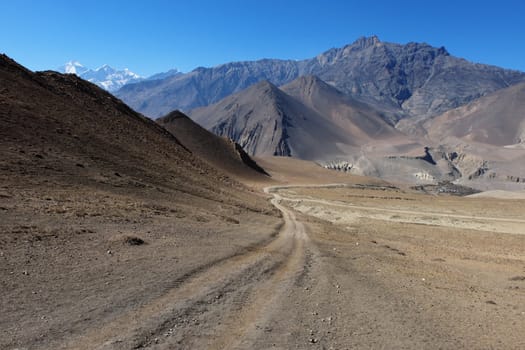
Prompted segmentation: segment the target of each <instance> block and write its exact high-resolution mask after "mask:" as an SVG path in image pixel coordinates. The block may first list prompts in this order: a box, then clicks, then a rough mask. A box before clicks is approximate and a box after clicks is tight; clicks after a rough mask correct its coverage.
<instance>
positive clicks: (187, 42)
mask: <svg viewBox="0 0 525 350" xmlns="http://www.w3.org/2000/svg"><path fill="white" fill-rule="evenodd" d="M373 34H376V35H378V36H379V38H380V39H381V40H382V41H388V42H398V43H407V42H410V41H416V42H427V43H429V44H431V45H434V46H445V47H446V48H447V49H448V50H449V52H451V53H452V54H453V55H456V56H460V57H464V58H467V59H469V60H471V61H475V62H480V63H488V64H494V65H499V66H502V67H506V68H513V69H518V70H522V71H525V1H523V0H515V1H513V0H499V1H485V0H477V1H470V0H466V1H462V0H455V1H448V0H443V1H425V0H418V1H401V0H397V1H380V0H377V1H366V0H360V1H352V0H348V1H344V0H340V1H333V0H322V1H317V0H315V1H308V0H302V1H296V0H292V1H286V0H280V1H279V0H236V1H234V0H226V1H220V0H216V1H213V0H200V1H199V0H191V1H190V0H186V1H176V0H174V1H160V0H142V1H133V0H128V1H120V0H118V1H117V0H115V1H112V0H105V1H80V0H76V1H58V0H57V1H53V0H48V1H44V0H42V1H39V0H12V1H9V0H0V52H4V53H6V54H7V55H8V56H11V57H12V58H14V59H15V60H17V61H18V62H20V63H21V64H23V65H25V66H27V67H28V68H30V69H33V70H44V69H56V68H57V67H58V66H60V65H62V64H63V63H65V62H66V61H68V60H78V61H80V62H82V63H83V64H84V65H86V66H88V67H91V68H96V67H99V66H101V65H102V64H104V63H107V64H109V65H111V66H113V67H115V68H124V67H127V68H129V69H131V70H132V71H134V72H136V73H138V74H142V75H151V74H153V73H157V72H161V71H166V70H168V69H170V68H174V67H175V68H178V69H179V70H182V71H189V70H192V69H194V68H196V67H198V66H214V65H217V64H220V63H225V62H230V61H237V60H254V59H260V58H290V59H302V58H309V57H313V56H315V55H317V54H318V53H321V52H323V51H325V50H327V49H329V48H332V47H341V46H344V45H345V44H348V43H351V42H353V41H354V40H355V39H357V38H358V37H360V36H369V35H373Z"/></svg>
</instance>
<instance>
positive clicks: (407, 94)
mask: <svg viewBox="0 0 525 350" xmlns="http://www.w3.org/2000/svg"><path fill="white" fill-rule="evenodd" d="M305 75H315V76H317V77H319V78H320V79H322V80H323V81H325V82H326V83H327V84H329V85H331V86H333V87H335V88H337V89H338V90H339V91H341V92H342V93H344V94H346V95H350V96H353V97H355V98H359V99H360V100H362V101H366V102H367V103H368V104H370V105H373V106H375V107H376V108H377V109H380V110H382V111H383V112H384V113H383V114H384V117H385V118H386V120H388V121H389V122H390V123H392V124H394V123H395V122H396V121H398V120H399V119H402V118H406V117H411V118H413V117H417V118H423V119H424V118H428V117H432V116H435V115H438V114H441V113H443V112H445V111H447V110H449V109H452V108H455V107H459V106H461V105H464V104H466V103H468V102H471V101H473V100H475V99H477V98H479V97H481V96H484V95H486V94H489V93H491V92H494V91H496V90H499V89H502V88H506V87H508V86H510V85H513V84H515V83H518V82H521V81H525V73H523V72H518V71H512V70H507V69H502V68H499V67H495V66H489V65H484V64H477V63H471V62H468V61H466V60H464V59H461V58H457V57H454V56H452V55H450V54H449V53H448V51H447V50H446V49H445V48H443V47H440V48H436V47H432V46H430V45H428V44H425V43H408V44H406V45H401V44H395V43H386V42H382V41H380V40H379V39H378V38H377V37H375V36H373V37H367V38H360V39H358V40H356V41H355V42H354V43H352V44H350V45H347V46H345V47H342V48H335V49H331V50H328V51H326V52H324V53H322V54H320V55H318V56H316V57H313V58H311V59H306V60H300V61H294V60H276V59H263V60H259V61H248V62H233V63H227V64H223V65H220V66H217V67H213V68H197V69H195V70H193V71H192V72H189V73H187V74H179V75H176V76H170V77H167V78H164V79H159V80H156V81H154V82H151V81H148V82H137V83H131V84H127V85H125V86H123V87H122V88H121V89H120V90H118V91H117V92H116V95H117V96H118V97H120V98H121V99H122V100H124V101H125V102H126V103H128V104H129V105H130V106H131V107H132V108H134V109H135V110H137V111H139V112H142V113H144V114H145V115H147V116H150V117H159V116H162V115H165V114H167V113H169V112H171V111H173V110H175V109H179V110H183V111H189V110H191V109H194V108H196V107H202V106H208V105H210V104H213V103H215V102H218V101H219V100H221V99H222V98H224V97H226V96H229V95H231V94H233V93H236V92H239V91H241V90H244V89H246V88H247V87H249V86H251V85H253V84H256V83H258V82H260V81H263V80H267V81H268V82H270V83H272V84H273V85H275V86H281V85H284V84H287V83H289V82H291V81H292V80H295V79H297V78H298V77H300V76H305Z"/></svg>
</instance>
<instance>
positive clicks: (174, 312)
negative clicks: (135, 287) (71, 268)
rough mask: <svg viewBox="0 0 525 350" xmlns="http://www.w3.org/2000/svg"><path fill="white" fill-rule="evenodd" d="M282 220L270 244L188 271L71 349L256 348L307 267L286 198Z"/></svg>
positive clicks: (302, 237)
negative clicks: (162, 291)
mask: <svg viewBox="0 0 525 350" xmlns="http://www.w3.org/2000/svg"><path fill="white" fill-rule="evenodd" d="M271 202H272V203H273V205H274V206H275V207H276V208H278V209H279V210H280V211H281V212H282V216H283V221H284V223H283V226H282V229H281V230H280V233H279V234H278V236H277V237H276V238H275V239H274V240H273V241H271V242H270V243H269V244H267V245H264V246H261V247H257V248H254V249H253V250H252V251H249V252H247V253H245V254H240V255H237V256H235V257H232V258H230V259H226V260H225V261H222V262H218V263H216V264H213V265H211V266H210V267H208V268H206V269H204V270H202V271H199V272H197V273H195V274H194V275H192V276H187V278H185V279H184V280H182V281H180V282H179V283H177V285H174V286H173V288H172V289H171V290H170V291H169V292H168V293H166V294H164V295H163V296H161V297H160V298H158V299H155V300H153V301H151V302H149V303H147V304H145V305H141V306H140V307H139V308H136V309H134V310H132V311H130V312H128V313H126V314H124V315H122V316H120V317H118V318H117V319H114V320H113V321H112V322H110V323H109V324H101V325H100V328H96V329H91V330H89V332H87V333H86V334H83V335H82V336H80V337H78V338H76V339H73V340H72V341H71V342H68V343H66V344H64V346H63V347H62V348H64V349H134V348H150V349H201V348H206V349H233V348H252V347H253V344H254V342H255V341H256V339H257V338H258V337H259V336H260V333H263V332H265V327H264V326H265V324H266V323H267V322H268V321H269V320H270V319H271V317H272V315H273V314H274V313H278V312H279V308H278V306H279V304H280V302H281V299H282V298H283V295H285V294H286V293H287V291H288V290H290V288H292V287H293V285H294V283H295V281H296V280H297V278H299V276H300V275H301V273H302V272H303V269H304V262H305V251H306V248H305V246H306V244H307V241H308V237H307V235H306V233H305V229H304V226H303V225H302V224H301V223H300V222H298V221H297V220H296V218H295V215H294V213H293V212H291V211H290V210H289V209H287V208H285V207H283V206H282V205H280V204H279V202H280V197H279V195H277V194H274V198H273V199H272V200H271Z"/></svg>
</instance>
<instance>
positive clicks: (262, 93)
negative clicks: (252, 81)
mask: <svg viewBox="0 0 525 350" xmlns="http://www.w3.org/2000/svg"><path fill="white" fill-rule="evenodd" d="M189 114H190V116H191V118H192V119H193V120H195V121H196V122H197V123H199V124H200V125H202V126H203V127H205V128H206V129H208V130H210V131H212V132H214V133H216V134H217V135H220V136H227V137H229V138H231V139H233V140H235V141H236V142H238V143H239V144H240V145H241V146H242V147H243V148H244V149H245V150H246V152H248V153H249V154H251V155H278V156H294V157H298V158H302V159H317V158H321V157H324V156H326V155H334V154H342V153H343V151H342V150H341V148H340V146H339V145H345V144H348V142H349V141H348V140H349V137H348V135H346V133H345V131H344V130H342V129H341V128H339V127H338V126H337V125H335V124H333V123H331V122H329V121H328V120H327V119H325V118H324V117H323V116H322V115H320V114H319V113H317V112H315V111H314V110H312V109H310V108H308V107H307V106H305V105H303V104H302V103H301V102H300V101H298V100H297V99H295V98H293V97H291V96H289V95H287V94H286V93H284V92H283V91H281V90H280V89H279V88H277V87H276V86H274V85H272V84H270V83H268V82H266V81H263V82H260V83H258V84H256V85H254V86H252V87H250V88H248V89H246V90H244V91H241V92H240V93H238V94H235V95H232V96H230V97H227V98H225V99H223V100H221V101H220V102H218V103H216V104H214V105H212V106H209V107H204V108H198V109H196V110H193V111H191V112H190V113H189Z"/></svg>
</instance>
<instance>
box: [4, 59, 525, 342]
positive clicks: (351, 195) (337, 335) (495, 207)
mask: <svg viewBox="0 0 525 350" xmlns="http://www.w3.org/2000/svg"><path fill="white" fill-rule="evenodd" d="M0 81H1V82H2V87H1V88H0V152H1V157H0V262H1V263H0V293H1V294H0V296H1V299H0V311H1V312H0V349H9V350H14V349H19V350H20V349H269V348H276V349H523V348H525V335H524V333H523V329H525V249H524V248H525V235H524V233H525V218H524V216H523V208H524V205H525V199H523V198H521V199H520V198H502V197H505V196H506V194H505V193H504V192H498V194H497V196H494V193H492V197H490V196H482V195H475V196H472V197H468V198H467V197H452V196H446V195H440V196H436V195H432V194H424V193H419V192H417V191H416V190H413V189H410V188H409V187H399V186H394V185H392V184H390V183H387V182H385V181H383V180H378V179H373V178H367V177H359V176H354V175H349V174H345V173H342V172H336V171H332V170H327V169H324V168H322V167H320V166H318V165H316V164H314V163H311V162H306V161H300V160H294V159H291V158H278V157H269V158H264V159H256V161H257V164H258V166H260V167H262V168H264V170H265V171H266V173H267V174H265V173H261V172H260V171H257V170H256V169H258V166H257V167H254V164H255V163H252V161H251V160H250V159H247V158H246V156H245V155H244V154H243V153H242V152H239V150H238V148H237V147H236V145H235V144H234V143H232V142H230V141H228V140H225V139H218V138H214V139H213V140H206V139H207V137H208V136H206V135H207V133H206V132H203V131H202V130H201V129H199V128H196V127H195V125H192V124H191V123H190V122H189V120H188V119H185V116H183V115H178V114H176V115H171V117H170V118H167V119H164V122H165V123H166V125H167V124H168V123H169V125H167V126H169V128H168V130H170V129H172V128H174V129H173V131H172V133H170V132H168V130H166V129H164V128H163V127H161V126H160V125H159V124H157V123H155V122H153V121H151V120H149V119H147V118H145V117H143V116H142V115H140V114H138V113H136V112H134V111H132V110H131V109H129V108H128V107H127V106H126V105H124V104H123V103H122V102H121V101H120V100H118V99H116V98H114V97H113V96H111V95H109V94H108V93H106V92H104V91H103V90H101V89H99V88H98V87H96V86H95V85H93V84H90V83H88V82H85V81H83V80H81V79H79V78H77V77H75V76H72V75H61V74H58V73H54V72H41V73H34V72H31V71H29V70H27V69H25V68H23V67H21V66H19V65H18V64H16V62H14V61H12V60H11V59H9V58H8V57H6V56H0ZM177 125H179V127H184V129H183V130H186V131H187V133H182V134H181V135H180V138H179V137H177V131H180V130H177ZM181 125H182V126H181ZM191 130H193V131H191ZM196 140H200V142H196ZM204 142H209V144H210V145H213V146H211V147H213V150H209V152H210V153H207V152H206V151H207V149H206V147H202V143H204ZM210 154H213V155H214V156H213V157H212V156H210ZM216 157H218V158H219V159H216ZM214 164H215V165H214ZM247 167H248V168H247ZM268 175H269V176H268ZM508 197H509V196H508Z"/></svg>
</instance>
